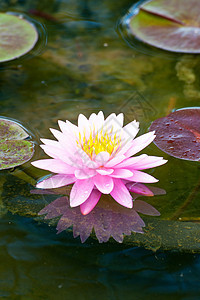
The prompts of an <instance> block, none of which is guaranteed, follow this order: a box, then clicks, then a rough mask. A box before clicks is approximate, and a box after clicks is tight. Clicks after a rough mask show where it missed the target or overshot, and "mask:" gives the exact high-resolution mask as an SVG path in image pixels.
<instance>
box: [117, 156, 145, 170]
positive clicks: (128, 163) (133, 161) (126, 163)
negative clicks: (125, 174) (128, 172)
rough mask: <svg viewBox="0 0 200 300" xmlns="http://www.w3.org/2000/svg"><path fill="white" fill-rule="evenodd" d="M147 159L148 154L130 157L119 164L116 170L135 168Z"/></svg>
mask: <svg viewBox="0 0 200 300" xmlns="http://www.w3.org/2000/svg"><path fill="white" fill-rule="evenodd" d="M145 157H147V155H146V154H141V155H139V156H135V157H130V158H127V159H125V160H124V161H122V162H121V163H119V164H118V165H116V166H115V168H125V167H132V166H135V164H136V163H138V162H140V161H143V159H144V158H145Z"/></svg>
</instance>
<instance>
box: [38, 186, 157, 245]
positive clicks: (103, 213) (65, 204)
mask: <svg viewBox="0 0 200 300" xmlns="http://www.w3.org/2000/svg"><path fill="white" fill-rule="evenodd" d="M38 191H39V192H38ZM52 191H53V192H54V194H57V193H60V189H55V190H48V191H47V192H46V191H45V190H35V191H32V192H33V193H36V194H46V193H49V194H52ZM161 191H163V190H161ZM62 192H63V190H62V191H61V193H62ZM159 192H160V190H159ZM159 192H158V193H159ZM66 193H68V191H66ZM138 196H139V195H138V194H137V195H136V194H134V199H136V198H137V197H138ZM151 196H152V194H151ZM137 211H138V212H140V213H143V214H146V215H151V216H159V215H160V213H159V212H158V211H157V210H156V209H155V208H154V207H153V206H151V205H150V204H148V203H146V202H145V201H142V200H135V201H134V207H133V208H132V209H129V208H126V207H123V206H120V205H119V204H118V203H116V202H115V201H113V199H112V198H111V196H109V195H106V196H105V195H102V196H101V201H99V203H98V204H97V206H96V207H95V208H94V209H93V210H92V211H91V212H90V213H89V214H88V215H85V216H84V215H82V214H81V212H80V208H79V207H75V208H71V207H70V204H69V198H68V196H64V197H60V198H58V199H56V200H54V201H53V202H51V203H50V204H48V205H47V206H46V207H44V208H43V209H42V210H41V211H40V212H39V215H43V214H46V216H45V219H52V218H55V217H60V216H61V218H60V220H59V222H58V224H57V230H58V233H60V232H61V231H63V230H66V229H67V228H69V227H71V226H73V234H74V237H77V236H80V238H81V241H82V242H85V240H86V239H87V238H88V237H89V236H90V234H91V232H92V230H93V229H94V231H95V234H96V237H97V239H98V241H99V242H100V243H102V242H107V241H108V240H109V238H110V237H111V236H112V237H113V238H114V239H115V240H116V241H117V242H119V243H122V242H123V238H124V235H130V234H131V232H138V233H143V229H142V228H143V227H144V226H145V223H144V221H143V220H142V219H141V217H140V216H139V215H138V213H137Z"/></svg>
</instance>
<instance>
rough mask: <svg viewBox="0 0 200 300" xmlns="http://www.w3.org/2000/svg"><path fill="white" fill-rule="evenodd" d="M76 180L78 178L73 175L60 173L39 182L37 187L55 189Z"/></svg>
mask: <svg viewBox="0 0 200 300" xmlns="http://www.w3.org/2000/svg"><path fill="white" fill-rule="evenodd" d="M75 181H76V178H75V177H74V176H72V175H61V174H58V175H54V176H51V177H50V178H47V179H44V180H43V181H41V182H38V183H37V184H36V187H37V188H40V189H53V188H58V187H61V186H65V185H68V184H71V183H74V182H75Z"/></svg>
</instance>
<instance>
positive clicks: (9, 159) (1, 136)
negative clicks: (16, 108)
mask: <svg viewBox="0 0 200 300" xmlns="http://www.w3.org/2000/svg"><path fill="white" fill-rule="evenodd" d="M28 137H29V134H28V133H27V132H26V131H25V130H24V129H23V127H22V126H20V124H18V123H17V122H14V121H11V120H8V119H3V118H0V170H4V169H10V168H13V167H17V166H20V165H22V164H24V163H25V162H27V161H29V160H30V159H31V158H32V156H33V153H34V144H33V143H32V142H31V141H27V140H24V139H26V138H28Z"/></svg>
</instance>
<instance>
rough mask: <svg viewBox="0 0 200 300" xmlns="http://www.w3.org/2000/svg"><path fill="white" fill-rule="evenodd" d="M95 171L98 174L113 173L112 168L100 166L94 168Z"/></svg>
mask: <svg viewBox="0 0 200 300" xmlns="http://www.w3.org/2000/svg"><path fill="white" fill-rule="evenodd" d="M96 171H97V173H99V174H100V175H110V174H112V173H113V171H114V170H113V169H106V168H102V169H97V170H96Z"/></svg>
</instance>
